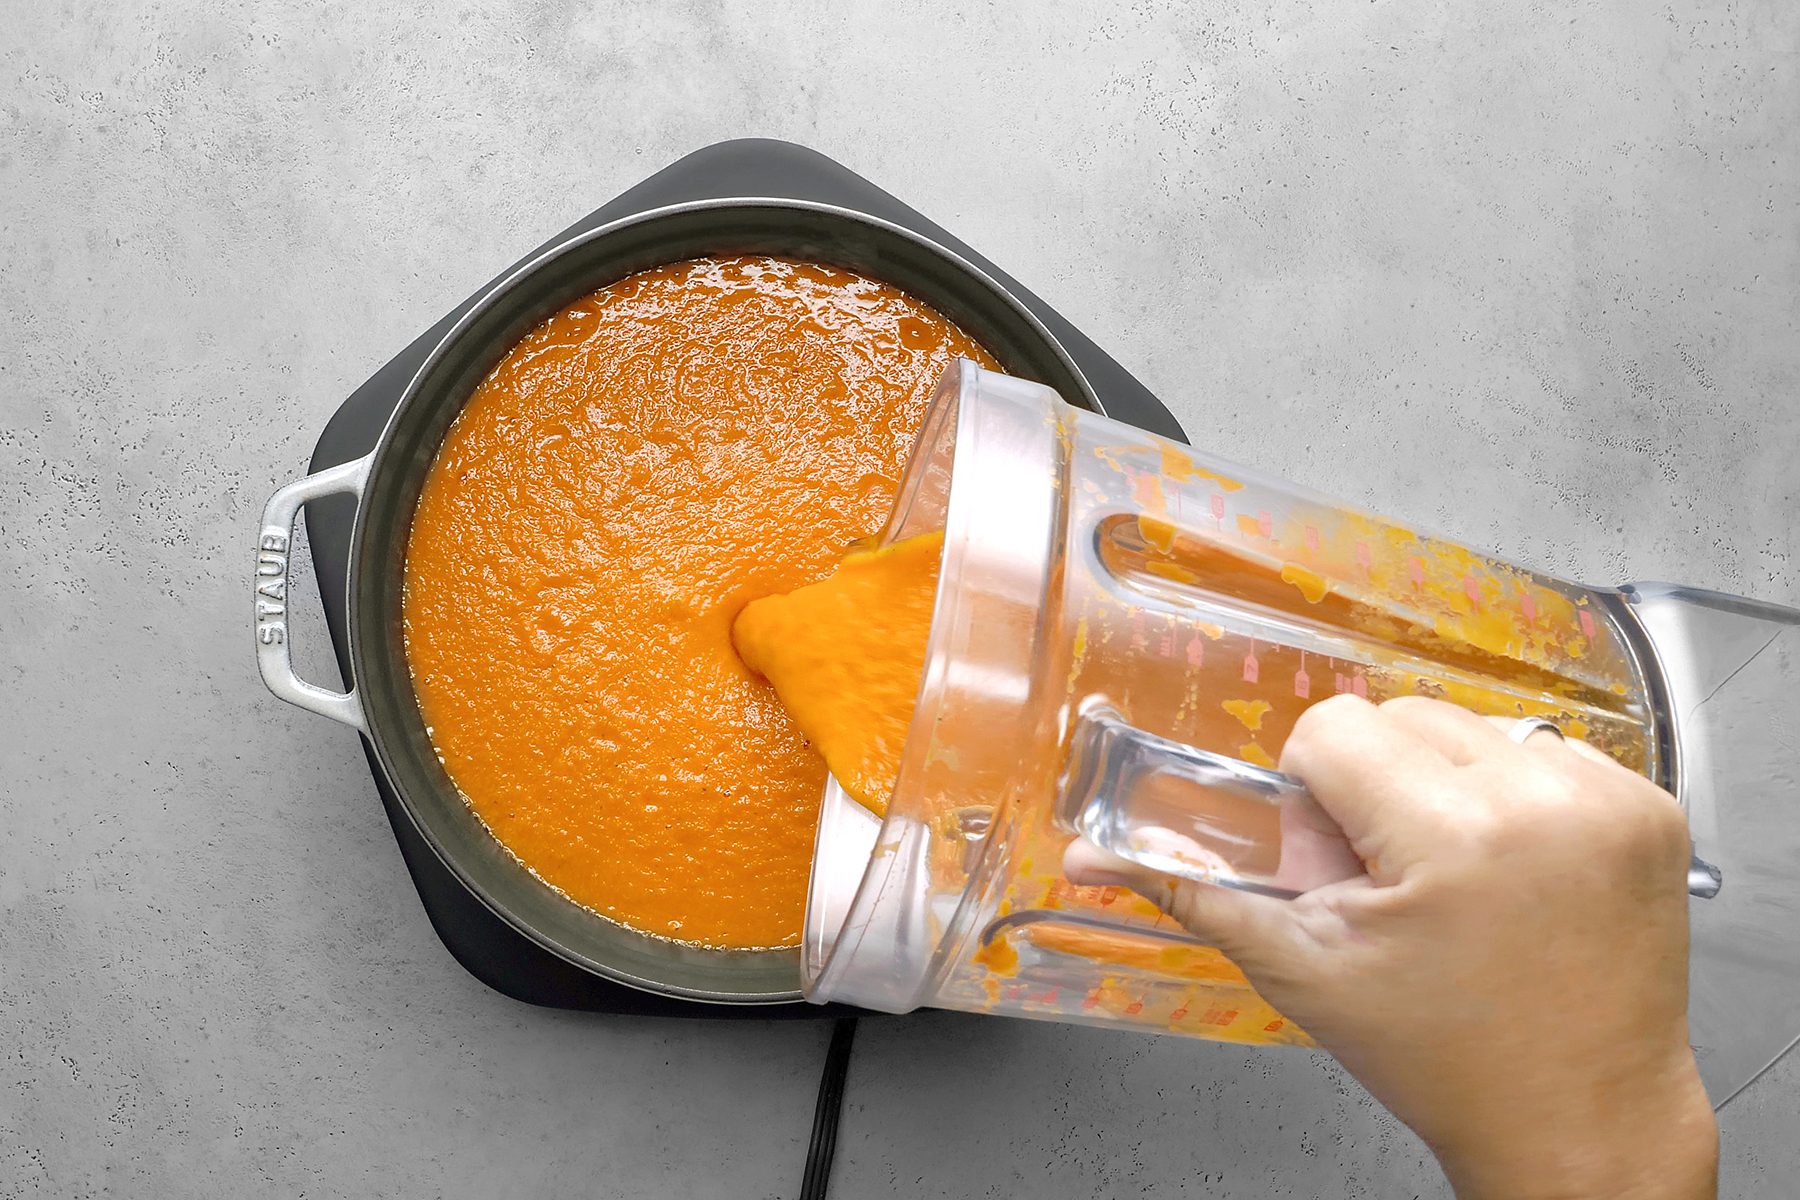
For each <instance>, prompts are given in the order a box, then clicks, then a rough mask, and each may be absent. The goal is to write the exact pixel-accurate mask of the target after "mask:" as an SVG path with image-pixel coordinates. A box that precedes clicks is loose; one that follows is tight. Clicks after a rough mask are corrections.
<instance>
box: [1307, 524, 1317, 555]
mask: <svg viewBox="0 0 1800 1200" xmlns="http://www.w3.org/2000/svg"><path fill="white" fill-rule="evenodd" d="M1306 548H1307V549H1308V550H1310V551H1312V552H1313V553H1314V554H1317V553H1318V552H1319V527H1318V526H1317V525H1308V526H1307V527H1306Z"/></svg>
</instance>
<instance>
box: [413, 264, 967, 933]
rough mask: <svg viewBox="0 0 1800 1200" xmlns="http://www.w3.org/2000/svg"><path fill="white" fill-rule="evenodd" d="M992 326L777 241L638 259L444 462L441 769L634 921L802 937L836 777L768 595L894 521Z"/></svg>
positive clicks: (502, 394) (434, 535)
mask: <svg viewBox="0 0 1800 1200" xmlns="http://www.w3.org/2000/svg"><path fill="white" fill-rule="evenodd" d="M959 355H960V356H964V357H968V358H972V359H975V360H976V361H978V362H980V363H982V364H983V365H985V366H995V365H997V364H995V363H994V360H993V359H992V358H991V357H990V356H989V355H988V354H987V353H986V352H985V351H983V350H982V349H981V347H980V346H978V345H977V344H976V343H975V342H974V341H973V340H972V339H971V338H970V337H969V336H968V335H967V334H965V333H964V332H962V331H961V330H960V329H958V328H957V327H956V326H954V325H953V324H951V323H950V322H949V321H948V320H946V319H945V318H944V317H943V316H942V315H940V314H939V313H937V312H936V311H934V310H933V309H931V308H930V307H928V306H927V305H925V304H923V303H921V302H920V301H918V300H915V299H913V298H912V297H910V296H907V295H906V294H904V293H902V292H900V291H898V290H896V289H894V288H892V287H890V286H888V285H886V284H883V283H879V282H877V281H874V280H871V279H867V278H863V277H861V276H858V275H855V274H852V273H849V272H846V271H841V270H836V269H833V268H828V267H822V266H817V265H813V264H808V263H799V262H791V261H787V260H782V259H772V258H721V259H702V260H696V261H692V262H685V263H678V264H674V265H672V266H668V267H662V268H658V269H656V270H652V271H647V272H644V273H642V274H639V275H635V276H632V277H631V278H629V279H625V280H623V281H621V282H619V283H617V284H614V285H612V286H610V287H607V288H604V289H602V290H601V291H599V292H596V293H595V294H593V295H592V296H589V297H587V298H586V299H584V300H581V301H579V302H577V303H576V304H573V305H571V306H569V307H568V308H566V309H564V310H563V311H562V312H560V313H558V314H556V315H555V316H554V317H551V318H550V319H549V320H547V321H546V322H544V323H543V324H542V325H541V326H539V327H538V328H537V329H535V330H533V331H532V332H531V333H530V334H528V335H527V336H526V337H525V338H524V339H523V340H522V341H521V342H520V343H519V344H518V345H517V346H516V347H514V348H513V349H512V350H511V351H510V352H509V353H508V354H507V356H506V357H505V358H504V359H503V360H502V361H501V362H500V364H499V365H498V366H497V367H495V369H494V370H493V372H492V373H491V374H490V375H489V376H488V378H487V379H486V380H485V381H484V382H483V383H482V384H481V386H480V387H479V388H478V389H477V390H476V392H475V394H474V395H473V396H472V397H471V399H470V400H469V403H468V405H467V407H466V408H465V409H464V410H463V412H462V414H461V416H460V417H458V419H457V421H456V424H455V425H454V426H453V427H452V428H451V430H450V433H449V435H448V436H447V437H446V439H445V441H444V445H443V447H442V449H441V450H440V451H439V452H438V457H437V460H436V462H435V463H434V464H433V465H432V468H431V471H430V473H429V475H428V476H427V478H426V481H425V486H424V490H423V493H422V494H421V496H420V499H419V505H418V509H417V511H416V513H415V516H414V520H413V528H412V533H411V537H410V541H409V543H408V548H407V558H406V599H405V629H406V652H407V658H408V661H409V662H410V664H411V666H412V672H413V679H414V684H415V686H416V688H417V691H418V695H419V706H420V709H421V710H422V713H423V716H424V718H425V722H426V725H427V727H428V728H429V729H430V731H431V737H432V741H433V743H434V745H435V746H436V748H437V752H438V755H439V757H440V758H441V759H442V760H443V763H444V766H445V767H446V769H447V770H448V771H449V773H450V776H451V778H452V779H453V780H454V781H455V783H456V785H457V787H458V788H459V789H460V790H461V792H462V793H463V795H464V796H465V797H466V798H467V799H468V802H469V804H470V806H471V807H472V808H473V809H474V811H475V812H476V813H477V814H478V815H479V816H480V817H481V819H482V820H483V821H484V822H485V823H486V824H487V826H488V828H489V829H490V830H492V831H493V833H494V835H495V836H496V837H497V838H498V839H499V840H500V841H501V842H502V843H503V844H504V845H505V846H506V847H507V848H508V849H509V850H511V851H512V853H513V854H514V855H516V856H517V857H518V858H519V859H520V860H521V861H522V862H523V863H524V864H525V865H526V866H528V867H529V868H530V869H531V870H532V871H534V872H535V873H536V874H537V875H538V876H539V877H540V878H542V879H543V880H544V881H545V882H547V883H549V884H550V885H551V886H553V887H556V888H558V889H559V890H561V891H562V892H563V893H564V894H566V895H567V896H569V897H570V898H571V899H573V900H575V901H576V902H578V903H580V904H583V905H586V906H587V907H589V908H591V909H594V910H595V911H597V912H600V913H602V914H604V915H606V916H608V917H611V918H613V919H615V920H617V921H620V922H622V923H624V924H626V925H630V926H632V927H634V928H637V929H640V930H644V931H646V932H649V933H653V934H657V935H660V936H664V937H669V938H675V939H678V940H681V941H687V942H694V943H698V944H701V945H707V946H718V947H736V948H752V947H774V946H789V945H794V944H796V943H797V942H798V940H799V934H800V921H801V914H802V907H803V904H804V901H805V893H806V879H807V873H808V864H809V861H810V859H811V854H812V841H813V824H814V819H815V817H816V814H817V807H818V800H819V795H820V792H821V790H822V789H823V786H824V782H825V765H824V762H823V760H822V759H821V758H820V756H819V754H818V753H817V752H816V751H815V750H814V749H813V747H812V746H811V745H809V744H808V742H807V741H806V738H805V737H804V736H803V734H802V733H801V731H800V730H799V728H797V727H796V725H795V723H794V721H793V720H792V718H790V717H789V716H788V714H787V712H786V711H785V710H784V709H783V708H782V706H781V705H780V703H779V702H778V701H777V700H776V699H775V696H774V694H773V693H772V692H771V690H770V689H769V687H768V685H767V684H766V683H764V682H762V681H761V680H760V679H759V678H757V677H756V676H755V675H753V674H752V673H751V671H750V670H749V669H748V668H747V667H745V665H744V664H743V663H742V662H741V661H740V660H739V658H738V656H737V655H736V653H734V651H733V649H732V644H731V624H732V620H733V618H734V617H735V616H736V615H737V613H738V611H739V610H740V609H741V608H742V607H743V606H744V604H745V602H746V601H747V600H749V599H750V598H752V597H757V596H766V595H769V594H771V593H781V592H788V591H792V590H793V589H795V588H799V587H802V586H804V585H806V584H809V583H812V582H814V581H816V580H818V579H819V578H821V577H823V576H824V575H826V574H827V573H829V572H830V570H831V568H832V567H833V565H834V564H836V562H837V561H838V559H839V558H840V557H841V556H842V555H843V553H844V551H845V550H846V549H847V548H848V547H849V546H850V545H851V543H852V542H854V541H855V540H856V539H858V538H860V537H863V536H865V535H867V534H868V533H869V532H870V531H871V530H874V529H876V528H879V527H880V525H881V524H882V522H883V520H884V519H885V517H886V514H887V509H888V506H889V504H890V502H891V501H892V499H893V493H894V488H895V486H896V483H897V480H898V476H899V472H900V468H901V465H902V463H903V462H904V461H905V458H906V455H907V453H908V452H909V451H910V449H911V447H912V441H913V437H914V434H915V433H916V431H917V428H918V424H919V420H920V418H921V417H922V416H923V415H924V409H925V404H926V401H927V399H928V397H929V393H930V390H931V385H932V384H933V382H935V380H936V379H937V377H938V375H939V373H940V372H942V370H943V369H944V368H945V367H946V366H947V365H948V364H949V362H950V360H951V359H952V358H953V357H956V356H959Z"/></svg>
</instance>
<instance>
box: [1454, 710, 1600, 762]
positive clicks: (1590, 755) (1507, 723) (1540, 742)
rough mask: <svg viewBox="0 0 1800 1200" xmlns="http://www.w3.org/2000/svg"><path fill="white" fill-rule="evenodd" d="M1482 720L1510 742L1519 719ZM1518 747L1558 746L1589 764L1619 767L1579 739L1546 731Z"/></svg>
mask: <svg viewBox="0 0 1800 1200" xmlns="http://www.w3.org/2000/svg"><path fill="white" fill-rule="evenodd" d="M1482 720H1484V721H1486V722H1487V723H1488V724H1489V725H1491V726H1493V728H1494V730H1495V732H1497V733H1499V734H1501V735H1502V736H1503V737H1506V738H1508V740H1510V738H1511V734H1512V729H1513V726H1515V725H1517V724H1518V723H1519V719H1518V718H1517V717H1483V718H1482ZM1519 745H1521V746H1525V747H1527V748H1529V749H1531V750H1534V751H1535V750H1541V749H1543V748H1544V747H1546V746H1548V747H1552V748H1555V747H1559V746H1560V747H1562V748H1563V749H1564V750H1568V751H1570V752H1572V753H1574V754H1576V755H1578V756H1580V757H1581V758H1585V759H1587V760H1588V761H1589V762H1593V763H1607V764H1609V765H1611V766H1615V767H1619V766H1620V764H1619V762H1618V760H1617V759H1615V758H1613V756H1612V755H1610V754H1608V753H1606V751H1604V750H1596V749H1595V748H1594V747H1592V746H1590V745H1588V744H1587V743H1586V742H1584V741H1581V740H1580V739H1579V738H1572V737H1569V736H1568V735H1566V734H1565V735H1563V736H1562V737H1558V736H1557V735H1556V734H1554V733H1551V732H1550V731H1549V730H1547V729H1544V730H1538V731H1537V732H1535V733H1533V734H1531V736H1529V737H1527V738H1526V739H1525V740H1524V741H1523V742H1520V743H1519ZM1620 769H1621V770H1626V769H1628V768H1624V767H1620Z"/></svg>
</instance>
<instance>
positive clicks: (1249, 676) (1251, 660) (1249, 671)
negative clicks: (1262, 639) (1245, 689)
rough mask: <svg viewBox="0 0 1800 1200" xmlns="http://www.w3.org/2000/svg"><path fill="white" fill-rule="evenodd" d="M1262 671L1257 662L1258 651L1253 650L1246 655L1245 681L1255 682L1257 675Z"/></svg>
mask: <svg viewBox="0 0 1800 1200" xmlns="http://www.w3.org/2000/svg"><path fill="white" fill-rule="evenodd" d="M1260 672H1261V668H1260V667H1259V666H1258V665H1257V662H1256V651H1254V650H1252V651H1250V653H1248V654H1246V655H1244V682H1245V683H1255V682H1256V677H1257V675H1258V674H1259V673H1260Z"/></svg>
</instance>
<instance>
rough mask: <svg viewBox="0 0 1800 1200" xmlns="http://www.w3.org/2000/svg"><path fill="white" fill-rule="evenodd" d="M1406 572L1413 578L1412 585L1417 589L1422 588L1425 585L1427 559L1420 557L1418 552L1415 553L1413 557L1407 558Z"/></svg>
mask: <svg viewBox="0 0 1800 1200" xmlns="http://www.w3.org/2000/svg"><path fill="white" fill-rule="evenodd" d="M1406 573H1407V575H1408V576H1409V577H1410V578H1411V579H1412V585H1413V587H1414V588H1415V589H1418V588H1422V587H1424V586H1425V560H1424V559H1422V558H1420V557H1419V556H1418V555H1416V554H1415V555H1413V556H1412V557H1411V558H1409V559H1407V560H1406Z"/></svg>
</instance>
